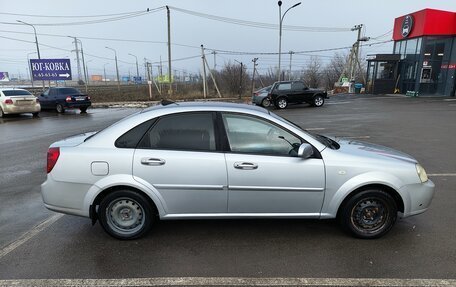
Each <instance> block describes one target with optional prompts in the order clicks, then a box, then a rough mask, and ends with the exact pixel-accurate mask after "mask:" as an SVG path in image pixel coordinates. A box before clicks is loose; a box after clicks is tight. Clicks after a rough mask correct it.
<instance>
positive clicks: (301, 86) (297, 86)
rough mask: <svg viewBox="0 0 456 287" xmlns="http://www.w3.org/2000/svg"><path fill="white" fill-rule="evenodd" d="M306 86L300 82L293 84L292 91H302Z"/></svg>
mask: <svg viewBox="0 0 456 287" xmlns="http://www.w3.org/2000/svg"><path fill="white" fill-rule="evenodd" d="M305 87H306V86H305V85H304V83H302V82H294V83H293V90H299V91H302V90H304V88H305Z"/></svg>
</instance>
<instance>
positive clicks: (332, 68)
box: [322, 53, 347, 90]
mask: <svg viewBox="0 0 456 287" xmlns="http://www.w3.org/2000/svg"><path fill="white" fill-rule="evenodd" d="M346 65H347V55H344V54H340V53H336V54H334V57H333V58H332V59H331V61H330V62H329V64H327V65H326V66H325V67H324V69H323V70H322V76H323V77H322V78H323V80H324V87H325V88H326V89H328V90H331V89H333V88H334V84H335V83H336V82H337V81H338V80H339V77H340V75H341V74H342V72H343V71H344V68H345V66H346Z"/></svg>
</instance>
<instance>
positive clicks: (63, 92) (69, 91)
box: [59, 88, 81, 95]
mask: <svg viewBox="0 0 456 287" xmlns="http://www.w3.org/2000/svg"><path fill="white" fill-rule="evenodd" d="M80 93H81V92H80V91H78V90H76V89H73V88H63V89H59V94H61V95H70V94H72V95H74V94H80Z"/></svg>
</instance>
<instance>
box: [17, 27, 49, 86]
mask: <svg viewBox="0 0 456 287" xmlns="http://www.w3.org/2000/svg"><path fill="white" fill-rule="evenodd" d="M16 21H17V22H19V23H22V24H24V25H28V26H32V28H33V32H34V33H35V44H36V52H37V54H38V59H40V60H41V54H40V45H38V37H37V36H36V29H35V26H33V24H29V23H26V22H24V21H21V20H16ZM31 68H32V67H31V65H30V69H31ZM32 81H33V75H32ZM43 90H44V81H43Z"/></svg>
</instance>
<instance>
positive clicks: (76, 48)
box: [73, 37, 82, 82]
mask: <svg viewBox="0 0 456 287" xmlns="http://www.w3.org/2000/svg"><path fill="white" fill-rule="evenodd" d="M73 39H74V50H75V52H76V65H77V67H78V82H81V81H82V73H81V63H80V62H79V47H78V39H77V38H76V37H73Z"/></svg>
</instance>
